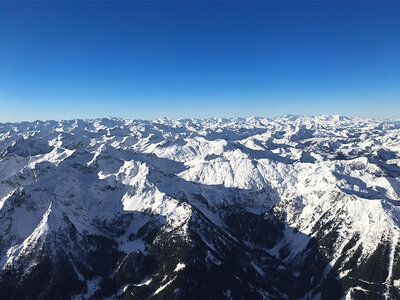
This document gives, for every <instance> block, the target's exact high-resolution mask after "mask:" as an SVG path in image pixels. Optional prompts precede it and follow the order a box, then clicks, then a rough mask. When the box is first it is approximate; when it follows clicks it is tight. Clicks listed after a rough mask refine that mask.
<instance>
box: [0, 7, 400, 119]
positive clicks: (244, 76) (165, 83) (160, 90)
mask: <svg viewBox="0 0 400 300" xmlns="http://www.w3.org/2000/svg"><path fill="white" fill-rule="evenodd" d="M399 16H400V2H398V1H387V2H385V1H384V2H381V1H365V2H361V1H352V2H347V1H338V2H333V1H307V2H290V1H283V2H273V1H266V2H262V1H257V2H246V1H232V2H229V1H213V2H205V1H199V2H197V1H188V2H186V1H163V2H156V1H148V2H127V1H122V2H114V1H104V2H101V1H88V2H84V1H77V2H73V1H67V2H50V1H43V2H20V1H16V2H11V1H5V2H3V1H2V2H0V122H6V121H21V120H36V119H71V118H95V117H103V116H117V117H125V118H141V119H152V118H157V117H160V116H166V117H184V118H185V117H199V118H202V117H216V116H222V117H237V116H243V117H247V116H253V115H255V116H277V115H283V114H308V115H311V114H344V115H350V116H371V117H382V118H400V18H399Z"/></svg>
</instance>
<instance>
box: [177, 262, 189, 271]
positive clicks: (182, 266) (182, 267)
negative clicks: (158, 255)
mask: <svg viewBox="0 0 400 300" xmlns="http://www.w3.org/2000/svg"><path fill="white" fill-rule="evenodd" d="M185 267H186V265H185V264H184V263H179V264H177V265H176V267H175V270H174V272H179V271H180V270H183V269H184V268H185Z"/></svg>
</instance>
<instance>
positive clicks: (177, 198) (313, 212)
mask: <svg viewBox="0 0 400 300" xmlns="http://www.w3.org/2000/svg"><path fill="white" fill-rule="evenodd" d="M0 153H1V154H0V220H1V223H0V231H1V232H7V235H5V236H4V238H3V239H2V240H1V244H2V246H3V248H2V249H3V250H2V252H1V253H0V254H1V261H0V268H2V269H3V268H5V267H6V266H7V265H9V264H12V263H13V262H15V261H16V260H18V259H20V258H21V257H23V255H26V254H27V253H33V252H35V251H38V249H40V248H41V247H45V246H46V245H47V244H49V243H50V245H52V243H57V241H58V240H61V237H62V234H61V233H62V232H63V231H66V230H67V229H68V228H69V226H73V227H74V228H75V229H76V230H77V234H78V237H79V236H81V235H82V236H84V235H85V234H98V235H103V236H107V237H111V238H113V239H115V241H116V242H117V243H118V247H119V250H120V251H123V252H125V253H131V252H135V251H141V252H142V253H145V251H146V242H145V241H143V240H142V239H141V238H137V237H136V234H137V232H138V230H139V228H141V227H142V226H143V225H144V224H146V222H149V221H150V220H149V219H148V218H146V217H143V216H140V213H144V214H145V213H147V214H152V215H155V216H160V218H162V222H161V221H160V222H161V223H162V224H161V225H162V230H164V231H166V232H176V233H177V234H180V235H182V236H186V235H188V232H187V224H188V222H189V220H192V219H193V217H194V214H195V211H201V213H202V214H203V215H204V216H205V218H207V219H208V222H212V223H214V224H216V225H218V226H220V225H224V224H223V220H224V211H225V209H226V208H232V209H233V208H240V209H243V210H246V211H248V212H252V213H256V214H263V213H266V212H269V211H271V210H273V211H274V212H276V213H279V214H280V215H283V216H284V218H285V220H284V221H285V222H286V224H287V226H286V228H285V232H284V237H283V239H282V240H281V241H279V243H277V244H276V245H275V246H274V247H273V248H272V249H269V250H268V252H269V253H270V254H272V255H274V256H276V257H277V258H278V257H279V251H280V250H281V249H282V248H283V247H289V255H288V256H287V257H286V258H285V260H286V261H290V260H294V259H296V255H297V254H298V253H300V252H301V251H302V250H304V249H305V248H306V246H307V244H308V242H309V240H310V239H311V238H313V237H315V236H316V234H317V233H319V234H322V233H323V234H328V233H329V231H331V230H335V231H337V233H338V236H337V238H336V239H335V241H334V243H333V245H332V247H333V249H334V251H333V252H334V254H333V255H332V257H329V260H330V265H335V263H336V262H339V261H342V263H341V264H342V265H343V264H344V263H345V262H346V256H351V255H350V254H352V253H354V252H355V251H356V249H357V248H358V247H359V246H361V249H362V250H361V252H362V253H361V257H360V260H362V259H364V258H366V257H368V256H369V255H370V254H371V253H373V252H374V251H375V250H376V248H377V246H378V245H379V243H380V242H381V241H389V242H390V245H391V246H390V255H389V259H388V274H389V275H388V277H387V278H386V279H385V284H386V290H385V291H387V290H388V288H389V286H390V284H391V282H392V281H393V278H392V277H393V272H392V269H393V264H394V255H395V252H394V251H395V247H396V245H398V243H399V236H400V230H399V225H400V206H399V204H400V202H399V201H400V122H399V121H389V120H379V119H365V118H348V117H345V116H284V117H278V118H258V117H251V118H248V119H241V118H236V119H223V118H216V119H202V120H198V119H168V118H160V119H157V120H154V121H140V120H124V119H118V118H103V119H95V120H69V121H68V120H67V121H60V122H56V121H48V122H31V123H29V122H24V123H14V124H13V123H7V124H0ZM128 213H134V216H135V217H134V219H132V220H130V222H128V223H127V224H124V225H123V226H124V228H123V229H124V230H125V231H124V233H121V234H120V235H119V236H110V233H109V232H108V231H107V229H106V228H105V227H104V226H103V227H102V226H100V225H99V224H108V225H110V224H113V221H115V220H116V219H118V218H119V217H120V216H121V215H122V214H128ZM160 220H161V219H160ZM324 224H333V225H332V227H330V228H325V227H324ZM225 233H226V234H227V235H228V236H229V237H230V238H232V239H234V237H233V236H230V235H229V233H228V232H225ZM199 236H200V238H202V239H203V241H204V243H205V244H206V245H207V246H208V247H209V249H210V251H212V252H210V251H209V252H208V253H207V258H208V260H209V261H210V262H213V263H215V264H221V261H220V260H219V259H217V258H216V257H217V256H216V255H214V253H215V252H217V250H218V249H217V247H216V245H214V244H213V243H212V241H210V240H207V239H206V238H205V236H203V235H202V234H201V233H199ZM354 237H357V241H356V242H355V243H354V246H352V247H351V248H350V249H346V250H344V249H345V245H347V244H348V243H349V241H350V240H352V238H354ZM71 245H74V244H73V243H72V241H68V242H67V243H65V248H68V247H72V246H71ZM249 246H251V245H249ZM341 258H344V259H341ZM184 267H185V264H184V263H179V264H177V266H176V268H175V272H178V271H181V270H182V269H183V268H184ZM253 267H254V268H255V269H256V271H257V272H258V273H260V274H262V272H263V271H262V270H261V268H259V267H257V265H255V264H254V265H253ZM347 273H348V270H340V276H341V277H345V276H347ZM148 280H151V279H148ZM173 280H174V279H171V280H170V281H169V282H168V283H167V284H165V285H163V286H162V287H160V288H159V289H158V290H157V293H158V292H160V291H161V290H162V289H163V288H165V287H166V286H167V285H168V284H170V283H171V282H172V281H173ZM394 284H395V285H396V286H397V285H398V286H400V285H399V284H398V282H397V281H395V283H394ZM95 286H96V285H95V282H94V283H93V285H92V286H91V287H93V289H95ZM88 287H89V283H88ZM352 288H353V289H360V288H359V287H352ZM349 292H350V291H347V294H348V295H349Z"/></svg>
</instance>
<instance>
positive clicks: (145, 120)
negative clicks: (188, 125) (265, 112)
mask: <svg viewBox="0 0 400 300" xmlns="http://www.w3.org/2000/svg"><path fill="white" fill-rule="evenodd" d="M288 117H296V118H310V119H311V118H314V119H315V118H321V117H325V118H329V117H330V118H335V117H344V118H348V119H361V120H372V121H383V122H386V121H388V122H400V118H397V119H395V118H379V117H378V118H374V117H360V116H349V115H337V114H336V115H327V114H320V115H305V114H304V115H296V114H285V115H277V116H248V117H240V116H238V117H208V118H207V117H206V118H179V117H178V118H174V117H163V116H160V117H157V118H154V119H141V118H123V117H115V116H106V117H96V118H71V119H35V120H22V121H7V122H2V121H0V124H3V125H4V124H22V123H35V122H43V123H45V122H70V121H76V120H82V121H96V120H102V119H106V120H123V121H139V122H154V121H158V120H167V121H216V120H218V119H222V120H227V121H239V122H243V121H246V122H247V121H249V119H252V118H254V119H256V120H265V119H270V120H275V119H280V118H288ZM340 121H341V120H340Z"/></svg>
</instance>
